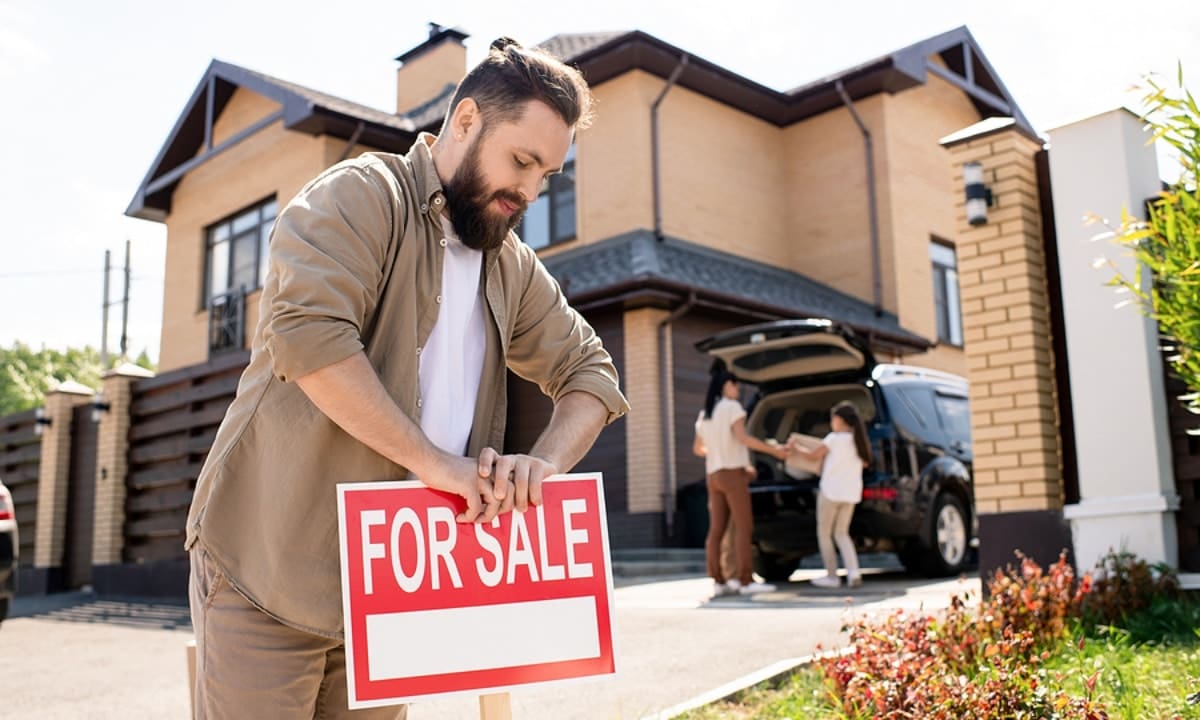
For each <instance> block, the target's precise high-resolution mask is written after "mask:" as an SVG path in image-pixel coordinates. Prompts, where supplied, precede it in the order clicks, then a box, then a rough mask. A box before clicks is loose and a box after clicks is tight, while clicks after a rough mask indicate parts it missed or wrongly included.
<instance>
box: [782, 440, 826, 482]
mask: <svg viewBox="0 0 1200 720" xmlns="http://www.w3.org/2000/svg"><path fill="white" fill-rule="evenodd" d="M788 442H789V443H791V444H793V445H799V446H800V447H802V448H805V449H807V450H812V449H813V448H816V447H817V446H818V445H820V444H821V438H819V437H814V436H812V435H804V434H803V433H792V434H791V435H789V436H788ZM783 471H784V472H786V473H787V474H788V475H789V476H791V477H794V478H796V479H797V480H804V479H806V478H810V477H812V476H814V475H815V476H817V477H820V475H821V461H820V460H806V459H805V458H803V457H800V456H799V455H797V454H795V453H793V454H791V455H789V456H788V459H787V462H785V463H784V465H783Z"/></svg>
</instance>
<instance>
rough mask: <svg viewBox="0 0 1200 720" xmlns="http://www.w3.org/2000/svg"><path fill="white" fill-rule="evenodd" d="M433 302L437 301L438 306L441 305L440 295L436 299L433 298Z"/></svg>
mask: <svg viewBox="0 0 1200 720" xmlns="http://www.w3.org/2000/svg"><path fill="white" fill-rule="evenodd" d="M434 300H435V301H437V304H438V305H441V304H442V296H441V295H438V296H437V297H436V298H434Z"/></svg>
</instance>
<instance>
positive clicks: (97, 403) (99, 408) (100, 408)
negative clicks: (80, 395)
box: [92, 390, 112, 422]
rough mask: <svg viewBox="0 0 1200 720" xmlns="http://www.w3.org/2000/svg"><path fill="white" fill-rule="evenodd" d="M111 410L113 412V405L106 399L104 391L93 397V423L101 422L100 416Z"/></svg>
mask: <svg viewBox="0 0 1200 720" xmlns="http://www.w3.org/2000/svg"><path fill="white" fill-rule="evenodd" d="M109 410H112V403H110V402H107V401H106V400H105V399H104V391H103V390H101V391H99V392H97V393H96V394H95V395H93V396H92V422H100V416H101V415H102V414H103V413H106V412H108V411H109Z"/></svg>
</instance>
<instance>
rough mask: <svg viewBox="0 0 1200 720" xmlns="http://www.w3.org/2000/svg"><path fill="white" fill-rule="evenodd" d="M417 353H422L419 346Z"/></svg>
mask: <svg viewBox="0 0 1200 720" xmlns="http://www.w3.org/2000/svg"><path fill="white" fill-rule="evenodd" d="M417 354H418V355H420V354H421V348H419V347H418V348H417Z"/></svg>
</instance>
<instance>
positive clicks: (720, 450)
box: [696, 397, 750, 475]
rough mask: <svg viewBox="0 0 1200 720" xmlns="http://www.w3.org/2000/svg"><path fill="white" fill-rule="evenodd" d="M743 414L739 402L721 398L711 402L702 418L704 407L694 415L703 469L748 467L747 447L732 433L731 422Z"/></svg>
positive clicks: (748, 455) (710, 470) (713, 470)
mask: <svg viewBox="0 0 1200 720" xmlns="http://www.w3.org/2000/svg"><path fill="white" fill-rule="evenodd" d="M744 417H746V411H745V410H744V409H743V408H742V405H741V403H739V402H738V401H737V400H730V399H729V398H725V397H723V398H721V399H720V400H718V401H717V404H716V405H714V406H713V411H712V417H711V418H708V419H705V418H704V411H703V410H701V411H700V416H699V417H698V418H696V435H698V436H699V437H700V440H701V441H702V442H703V443H704V448H705V454H704V472H705V473H707V474H709V475H711V474H712V473H714V472H716V471H718V470H728V469H730V468H744V467H750V448H748V447H746V446H745V445H743V444H742V443H741V441H739V440H738V439H737V437H735V436H734V434H733V424H734V423H735V422H737V421H738V420H740V419H742V418H744Z"/></svg>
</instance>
